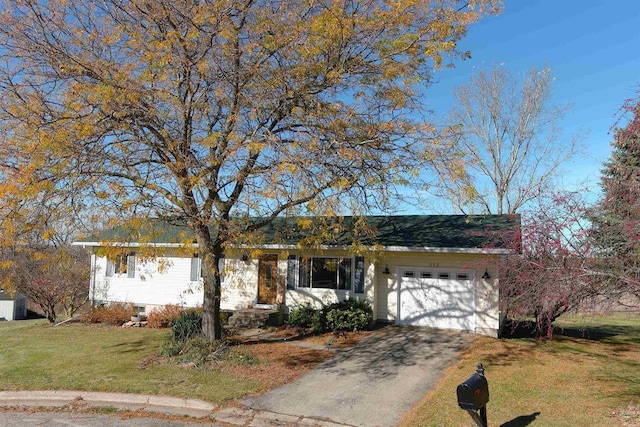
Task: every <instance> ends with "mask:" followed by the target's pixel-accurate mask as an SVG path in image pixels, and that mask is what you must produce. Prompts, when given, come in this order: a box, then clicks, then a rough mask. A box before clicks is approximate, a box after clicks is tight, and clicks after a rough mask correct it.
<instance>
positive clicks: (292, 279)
mask: <svg viewBox="0 0 640 427" xmlns="http://www.w3.org/2000/svg"><path fill="white" fill-rule="evenodd" d="M297 270H298V259H297V258H296V256H295V255H289V258H288V259H287V289H295V288H296V271H297Z"/></svg>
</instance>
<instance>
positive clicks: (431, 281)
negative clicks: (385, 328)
mask: <svg viewBox="0 0 640 427" xmlns="http://www.w3.org/2000/svg"><path fill="white" fill-rule="evenodd" d="M474 289H475V287H474V284H473V277H472V275H471V273H470V272H468V271H460V270H446V271H445V270H433V269H431V270H429V269H421V268H403V269H400V271H399V284H398V292H399V294H398V320H399V321H398V323H400V324H403V325H417V326H431V327H434V328H443V329H461V330H470V331H472V330H474V329H475V327H476V316H475V292H474Z"/></svg>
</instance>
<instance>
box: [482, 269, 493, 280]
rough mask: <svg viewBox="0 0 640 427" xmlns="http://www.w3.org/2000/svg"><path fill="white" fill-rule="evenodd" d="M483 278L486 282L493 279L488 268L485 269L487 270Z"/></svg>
mask: <svg viewBox="0 0 640 427" xmlns="http://www.w3.org/2000/svg"><path fill="white" fill-rule="evenodd" d="M482 278H483V279H484V280H489V279H491V275H490V274H489V271H488V270H487V268H486V267H485V269H484V274H483V275H482Z"/></svg>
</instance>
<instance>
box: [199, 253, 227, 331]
mask: <svg viewBox="0 0 640 427" xmlns="http://www.w3.org/2000/svg"><path fill="white" fill-rule="evenodd" d="M200 254H201V257H202V259H203V263H202V280H203V286H204V300H203V302H202V337H203V338H204V339H206V340H211V341H213V340H220V339H222V322H221V321H220V297H221V296H222V286H221V283H220V272H219V271H218V265H219V263H218V261H219V260H220V258H221V253H220V254H216V253H215V251H214V252H213V253H212V252H209V253H204V254H203V253H202V250H201V251H200Z"/></svg>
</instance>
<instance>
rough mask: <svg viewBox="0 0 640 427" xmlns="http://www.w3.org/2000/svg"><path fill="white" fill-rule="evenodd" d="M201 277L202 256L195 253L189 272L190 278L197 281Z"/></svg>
mask: <svg viewBox="0 0 640 427" xmlns="http://www.w3.org/2000/svg"><path fill="white" fill-rule="evenodd" d="M199 278H200V258H198V254H194V255H193V257H192V258H191V272H190V274H189V280H191V281H192V282H195V281H197V280H198V279H199Z"/></svg>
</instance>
